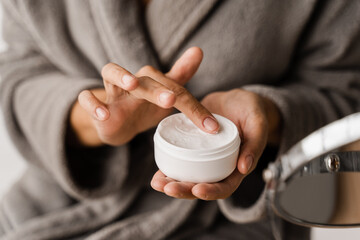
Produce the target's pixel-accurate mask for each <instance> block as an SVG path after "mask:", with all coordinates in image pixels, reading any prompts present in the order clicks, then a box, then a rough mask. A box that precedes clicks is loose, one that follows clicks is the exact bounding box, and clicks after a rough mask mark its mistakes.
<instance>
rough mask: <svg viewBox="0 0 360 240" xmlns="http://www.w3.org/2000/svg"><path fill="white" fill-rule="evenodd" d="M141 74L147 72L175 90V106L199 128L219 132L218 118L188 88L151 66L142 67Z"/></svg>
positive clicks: (209, 131) (208, 131)
mask: <svg viewBox="0 0 360 240" xmlns="http://www.w3.org/2000/svg"><path fill="white" fill-rule="evenodd" d="M139 74H140V75H142V74H145V75H147V76H149V77H151V78H152V79H154V80H155V81H157V82H159V83H161V84H162V85H164V86H165V87H167V88H168V89H169V90H171V91H172V92H174V93H175V96H176V100H175V103H174V105H173V106H174V107H175V108H176V109H178V110H179V111H181V112H183V113H184V114H185V115H186V116H187V117H188V118H189V119H190V120H191V121H192V122H193V123H194V124H195V125H196V126H197V127H198V128H200V129H201V130H203V131H204V132H207V133H217V132H218V130H219V123H218V122H217V120H216V118H215V117H214V116H213V115H212V114H211V113H210V112H209V110H207V109H206V108H205V107H204V106H203V105H202V104H201V103H200V102H199V101H198V100H197V99H196V98H195V97H194V96H193V95H192V94H191V93H190V92H189V91H188V90H186V88H184V87H183V86H181V85H180V84H178V83H176V82H175V81H174V80H172V79H170V78H168V77H166V76H165V75H164V74H163V73H162V72H160V71H159V70H157V69H155V68H153V67H150V66H147V67H144V68H143V69H141V70H140V73H139Z"/></svg>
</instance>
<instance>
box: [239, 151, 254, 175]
mask: <svg viewBox="0 0 360 240" xmlns="http://www.w3.org/2000/svg"><path fill="white" fill-rule="evenodd" d="M253 164H254V157H253V156H252V155H251V154H247V155H246V156H244V157H240V160H239V162H238V170H239V172H240V173H242V174H249V173H250V171H251V169H252V167H253Z"/></svg>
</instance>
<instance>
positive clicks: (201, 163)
mask: <svg viewBox="0 0 360 240" xmlns="http://www.w3.org/2000/svg"><path fill="white" fill-rule="evenodd" d="M213 115H214V116H215V117H216V119H217V120H218V122H219V124H220V129H219V132H218V133H217V134H209V133H205V132H203V131H202V130H200V129H199V128H198V127H197V126H195V124H194V123H193V122H191V120H189V119H188V118H187V117H186V116H185V115H184V114H183V113H177V114H174V115H171V116H169V117H167V118H165V119H163V120H162V121H161V122H160V123H159V125H158V127H157V129H156V132H155V135H154V143H155V161H156V164H157V166H158V168H159V169H160V170H161V171H162V172H163V173H164V174H165V175H166V176H168V177H170V178H173V179H175V180H178V181H186V182H194V183H200V182H208V183H211V182H218V181H221V180H223V179H224V178H226V177H227V176H229V175H230V174H231V173H232V172H233V170H234V169H235V168H236V163H237V159H238V154H239V147H240V137H239V132H238V130H237V127H236V126H235V124H234V123H233V122H232V121H230V120H229V119H227V118H225V117H222V116H220V115H217V114H213Z"/></svg>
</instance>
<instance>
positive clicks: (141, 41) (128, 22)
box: [90, 0, 218, 72]
mask: <svg viewBox="0 0 360 240" xmlns="http://www.w3.org/2000/svg"><path fill="white" fill-rule="evenodd" d="M217 2H218V0H201V1H197V0H196V1H194V0H192V1H189V0H176V1H160V0H153V1H151V2H150V4H149V5H148V8H147V11H146V22H147V26H146V28H147V31H148V32H149V35H150V39H149V37H147V33H146V30H145V27H140V26H142V24H143V23H142V20H141V17H140V15H139V14H140V9H139V6H138V3H137V1H134V0H132V1H129V0H108V1H98V0H91V1H90V5H91V6H90V7H91V11H92V14H93V17H94V21H95V24H96V27H97V29H98V31H99V33H100V38H101V41H102V42H103V46H104V48H105V51H106V53H107V55H108V57H109V60H110V61H112V62H115V63H117V64H119V65H121V66H123V67H125V68H127V69H129V70H130V71H132V72H135V71H137V70H138V69H139V68H140V67H141V66H143V65H146V64H150V65H153V66H156V67H159V62H158V60H157V59H158V58H160V59H161V62H162V64H166V63H167V62H168V61H169V60H170V58H171V57H172V56H174V54H175V53H176V51H177V50H178V49H179V47H180V46H181V44H182V43H183V42H184V41H185V40H186V39H187V37H188V36H189V34H190V33H191V32H192V31H194V29H195V28H196V27H197V26H198V25H199V24H200V23H201V20H203V18H204V17H205V16H206V15H207V14H208V13H209V12H210V10H211V9H213V7H214V6H215V4H216V3H217ZM170 5H176V7H170ZM150 41H152V42H150ZM154 48H155V51H154Z"/></svg>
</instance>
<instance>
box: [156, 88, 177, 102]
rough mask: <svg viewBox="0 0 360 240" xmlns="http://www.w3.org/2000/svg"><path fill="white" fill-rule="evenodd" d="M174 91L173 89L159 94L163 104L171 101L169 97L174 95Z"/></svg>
mask: <svg viewBox="0 0 360 240" xmlns="http://www.w3.org/2000/svg"><path fill="white" fill-rule="evenodd" d="M173 94H174V93H173V92H172V91H165V92H162V93H160V95H159V102H160V103H163V104H167V103H168V102H169V98H170V97H171V96H172V95H173Z"/></svg>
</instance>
